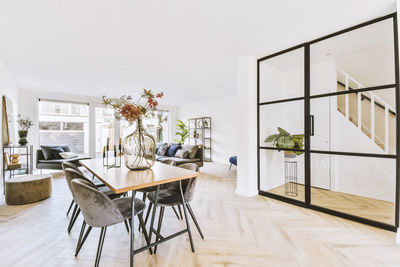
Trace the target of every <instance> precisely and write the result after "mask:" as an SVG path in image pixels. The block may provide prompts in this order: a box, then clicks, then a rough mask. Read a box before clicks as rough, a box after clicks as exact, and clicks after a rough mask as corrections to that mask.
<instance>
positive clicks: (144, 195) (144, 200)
mask: <svg viewBox="0 0 400 267" xmlns="http://www.w3.org/2000/svg"><path fill="white" fill-rule="evenodd" d="M146 195H147V193H146V192H143V196H142V201H143V202H146ZM141 227H142V225H141V224H139V226H138V231H139V232H140V228H141Z"/></svg>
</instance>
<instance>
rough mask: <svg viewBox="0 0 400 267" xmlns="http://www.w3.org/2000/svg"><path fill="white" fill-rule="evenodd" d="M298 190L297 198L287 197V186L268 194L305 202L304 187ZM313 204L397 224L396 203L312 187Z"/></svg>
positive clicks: (299, 186)
mask: <svg viewBox="0 0 400 267" xmlns="http://www.w3.org/2000/svg"><path fill="white" fill-rule="evenodd" d="M292 185H294V184H292ZM297 188H298V194H297V196H287V195H286V194H285V185H281V186H278V187H276V188H273V189H271V190H268V192H271V193H274V194H277V195H281V196H286V197H289V198H293V199H297V200H300V201H304V185H301V184H299V185H298V187H297ZM311 203H312V204H313V205H318V206H321V207H324V208H328V209H332V210H336V211H341V212H344V213H348V214H353V215H357V216H360V217H363V218H367V219H371V220H376V221H380V222H383V223H387V224H392V225H394V224H395V203H394V202H389V201H384V200H379V199H375V198H369V197H362V196H356V195H351V194H346V193H341V192H335V191H330V190H325V189H321V188H316V187H312V188H311Z"/></svg>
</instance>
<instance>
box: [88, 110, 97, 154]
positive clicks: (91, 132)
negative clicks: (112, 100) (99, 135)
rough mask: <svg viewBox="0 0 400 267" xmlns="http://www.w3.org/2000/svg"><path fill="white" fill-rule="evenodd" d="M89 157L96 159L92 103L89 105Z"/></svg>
mask: <svg viewBox="0 0 400 267" xmlns="http://www.w3.org/2000/svg"><path fill="white" fill-rule="evenodd" d="M89 155H90V157H92V158H95V157H96V112H95V104H93V103H89Z"/></svg>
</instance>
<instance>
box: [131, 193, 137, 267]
mask: <svg viewBox="0 0 400 267" xmlns="http://www.w3.org/2000/svg"><path fill="white" fill-rule="evenodd" d="M135 195H136V191H135V190H132V201H131V209H132V215H131V236H130V238H131V240H130V241H131V246H130V266H131V267H133V257H134V255H135V251H134V250H135V246H134V242H135V231H134V229H135V228H134V223H133V221H134V219H135Z"/></svg>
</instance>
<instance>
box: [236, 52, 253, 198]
mask: <svg viewBox="0 0 400 267" xmlns="http://www.w3.org/2000/svg"><path fill="white" fill-rule="evenodd" d="M236 90H237V97H238V101H237V103H238V108H237V118H238V134H237V140H238V155H237V156H238V166H237V186H236V193H238V194H240V195H244V196H254V195H257V194H258V191H257V61H256V60H255V59H254V58H252V57H243V58H241V59H239V61H238V63H237V66H236Z"/></svg>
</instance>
